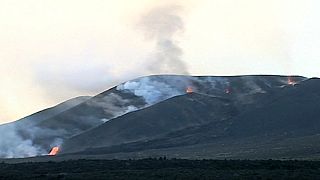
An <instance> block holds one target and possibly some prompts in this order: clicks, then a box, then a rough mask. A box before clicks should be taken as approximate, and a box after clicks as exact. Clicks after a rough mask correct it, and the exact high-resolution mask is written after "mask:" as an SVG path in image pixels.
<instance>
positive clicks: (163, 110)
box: [62, 76, 303, 153]
mask: <svg viewBox="0 0 320 180" xmlns="http://www.w3.org/2000/svg"><path fill="white" fill-rule="evenodd" d="M198 78H199V79H198V81H195V80H190V82H189V83H190V84H191V86H192V87H193V88H194V90H195V92H196V93H193V94H187V95H184V96H179V97H176V98H172V99H169V100H167V101H163V102H161V103H159V104H156V105H154V106H151V107H149V108H146V109H143V110H141V111H136V112H133V113H130V114H127V115H124V116H121V117H119V118H115V119H112V120H111V121H109V122H107V123H105V124H103V125H101V126H99V127H97V128H94V129H92V130H90V131H88V132H85V133H83V134H80V135H78V136H75V137H73V138H71V139H69V140H67V141H66V142H65V143H64V144H63V146H62V150H63V152H64V153H70V152H77V151H82V150H85V149H88V148H96V147H109V146H115V145H121V144H125V143H132V142H136V141H138V142H140V141H141V142H147V141H151V140H153V139H155V138H161V136H163V135H165V134H167V133H173V132H175V131H178V130H182V129H183V128H188V127H190V128H198V126H200V125H203V124H207V123H209V122H210V123H212V122H218V124H214V126H216V127H215V129H208V130H209V131H210V134H209V136H210V137H217V136H218V135H219V133H225V131H226V130H227V129H228V128H229V126H230V124H232V123H234V122H232V121H225V120H229V119H231V118H233V117H236V116H237V115H238V114H243V113H245V112H248V111H251V110H252V109H256V108H258V107H264V106H265V105H267V104H270V103H272V102H273V101H275V100H277V99H278V98H280V97H281V96H282V95H281V91H283V90H284V89H287V88H289V89H291V88H293V86H291V85H290V86H288V87H286V86H287V85H286V84H285V83H287V77H282V76H243V77H241V76H239V77H224V78H222V79H221V78H220V77H215V78H213V79H211V80H210V81H208V78H210V77H198ZM296 79H300V80H301V79H303V78H300V77H296ZM209 82H210V83H209ZM226 90H228V91H227V92H226ZM209 94H211V95H209ZM205 127H206V125H205ZM201 131H202V130H201ZM218 132H219V133H218ZM179 133H181V132H179ZM212 133H213V134H212ZM185 136H186V137H189V136H190V137H191V136H192V135H191V134H190V133H188V131H185V133H184V134H183V133H182V138H180V139H179V138H178V140H177V141H176V142H175V141H173V142H171V140H170V139H168V140H170V143H169V144H171V145H172V146H174V144H176V145H178V144H179V145H180V144H181V143H182V144H184V142H185V140H184V139H188V138H185ZM219 136H222V135H221V134H220V135H219ZM203 137H205V134H202V135H199V136H198V134H197V135H194V134H193V136H192V139H188V140H186V141H188V142H189V143H188V144H190V143H191V144H192V143H197V142H198V141H200V139H201V138H203ZM199 138H200V139H199ZM204 139H205V138H204ZM157 141H158V140H157ZM204 141H205V140H204ZM166 144H168V143H167V142H166ZM171 145H170V146H171ZM138 146H139V145H138ZM156 146H157V147H161V146H162V145H161V143H160V144H159V143H156Z"/></svg>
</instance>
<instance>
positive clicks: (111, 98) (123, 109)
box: [86, 93, 139, 122]
mask: <svg viewBox="0 0 320 180" xmlns="http://www.w3.org/2000/svg"><path fill="white" fill-rule="evenodd" d="M130 102H131V101H130V100H129V99H124V98H122V97H121V96H120V95H117V94H115V93H110V94H108V95H106V96H105V97H103V98H99V99H95V100H91V101H88V102H86V104H87V105H89V106H92V107H97V108H102V109H103V110H104V112H105V114H107V115H108V116H109V117H106V118H102V119H101V121H102V122H107V121H109V120H110V119H111V118H116V117H118V116H121V115H123V114H126V113H129V112H132V111H135V110H137V109H139V108H138V107H135V106H134V105H131V104H130Z"/></svg>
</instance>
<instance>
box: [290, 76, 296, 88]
mask: <svg viewBox="0 0 320 180" xmlns="http://www.w3.org/2000/svg"><path fill="white" fill-rule="evenodd" d="M296 84H297V82H296V81H294V80H293V79H292V77H291V76H289V77H288V85H292V86H294V85H296Z"/></svg>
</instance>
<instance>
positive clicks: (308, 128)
mask: <svg viewBox="0 0 320 180" xmlns="http://www.w3.org/2000/svg"><path fill="white" fill-rule="evenodd" d="M276 97H277V98H276V99H272V100H271V101H268V102H265V103H264V105H263V106H257V107H256V108H253V109H251V110H248V111H245V112H242V113H240V114H239V115H238V116H235V117H233V118H231V119H228V120H225V121H219V122H211V123H209V124H206V125H203V126H197V127H189V128H186V129H183V130H179V131H175V132H172V133H169V134H166V135H164V136H162V137H158V138H156V139H154V140H150V141H148V142H142V141H140V142H134V143H128V144H123V145H120V146H114V147H109V148H97V149H89V150H87V151H86V152H83V154H107V153H119V152H126V153H128V152H142V154H143V156H144V157H148V156H152V155H167V156H173V157H184V158H190V157H191V158H192V157H198V158H199V157H200V158H219V157H220V158H221V157H222V158H226V157H229V158H309V157H317V158H319V157H320V153H319V151H318V149H319V145H318V144H320V136H319V134H320V119H319V117H320V111H319V110H320V109H319V108H320V79H310V80H307V81H304V82H302V83H301V84H299V85H296V86H288V87H284V88H282V89H279V92H278V93H277V96H276ZM182 106H183V104H182ZM168 148H169V149H168ZM129 154H130V153H129ZM140 154H141V153H140ZM136 156H137V154H136V153H131V154H130V155H127V156H125V155H124V157H136Z"/></svg>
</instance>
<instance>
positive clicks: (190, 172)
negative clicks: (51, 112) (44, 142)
mask: <svg viewBox="0 0 320 180" xmlns="http://www.w3.org/2000/svg"><path fill="white" fill-rule="evenodd" d="M248 178H250V179H251V178H252V179H319V178H320V162H319V161H274V160H264V161H249V160H248V161H245V160H182V159H171V160H167V159H165V158H160V159H142V160H73V161H72V160H71V161H64V162H42V163H20V164H6V163H0V179H11V180H12V179H112V180H117V179H148V180H149V179H183V180H187V179H248Z"/></svg>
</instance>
